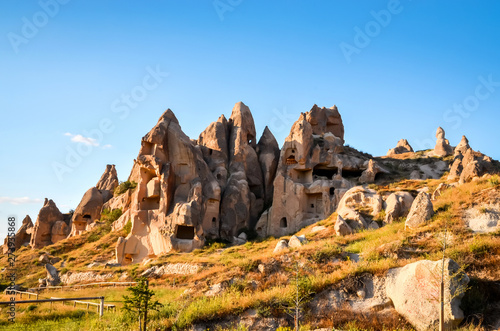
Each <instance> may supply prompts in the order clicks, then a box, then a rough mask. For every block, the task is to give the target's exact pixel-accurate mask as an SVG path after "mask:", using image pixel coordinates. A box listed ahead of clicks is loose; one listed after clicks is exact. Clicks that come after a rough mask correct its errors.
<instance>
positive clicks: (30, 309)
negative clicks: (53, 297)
mask: <svg viewBox="0 0 500 331" xmlns="http://www.w3.org/2000/svg"><path fill="white" fill-rule="evenodd" d="M37 308H38V306H37V305H29V306H28V307H27V308H26V310H27V311H33V310H35V309H37Z"/></svg>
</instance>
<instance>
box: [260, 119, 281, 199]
mask: <svg viewBox="0 0 500 331" xmlns="http://www.w3.org/2000/svg"><path fill="white" fill-rule="evenodd" d="M257 155H258V156H259V163H260V166H261V169H262V175H263V180H264V197H265V199H264V205H265V208H268V207H270V206H271V204H272V201H273V192H274V186H273V182H274V178H275V176H276V169H277V168H278V161H279V158H280V148H279V146H278V142H277V141H276V138H274V135H273V134H272V132H271V130H269V128H268V127H267V126H266V127H265V129H264V133H263V134H262V137H261V138H260V139H259V143H258V144H257Z"/></svg>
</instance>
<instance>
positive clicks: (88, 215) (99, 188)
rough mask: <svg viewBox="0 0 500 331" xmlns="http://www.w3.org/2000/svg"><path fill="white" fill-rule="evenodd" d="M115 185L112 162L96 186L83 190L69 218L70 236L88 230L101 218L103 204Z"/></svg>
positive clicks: (116, 182) (116, 183)
mask: <svg viewBox="0 0 500 331" xmlns="http://www.w3.org/2000/svg"><path fill="white" fill-rule="evenodd" d="M117 186H118V175H117V173H116V168H115V166H114V164H108V165H107V166H106V169H105V170H104V173H103V174H102V176H101V179H99V181H98V182H97V184H96V186H95V187H92V188H90V189H89V190H87V192H85V194H84V195H83V197H82V200H81V201H80V203H79V204H78V207H76V209H75V212H74V213H73V216H72V218H71V231H70V234H69V236H70V237H73V236H77V235H80V234H82V233H84V232H86V231H89V230H90V229H91V228H92V227H93V226H94V225H95V222H96V221H97V220H99V219H100V218H101V212H102V210H103V205H104V204H105V203H106V202H108V201H110V199H111V198H112V197H113V194H114V191H115V189H116V187H117ZM112 204H114V205H113V207H122V206H121V205H120V206H115V205H116V204H117V202H115V201H112ZM118 204H119V203H118ZM111 209H116V208H111Z"/></svg>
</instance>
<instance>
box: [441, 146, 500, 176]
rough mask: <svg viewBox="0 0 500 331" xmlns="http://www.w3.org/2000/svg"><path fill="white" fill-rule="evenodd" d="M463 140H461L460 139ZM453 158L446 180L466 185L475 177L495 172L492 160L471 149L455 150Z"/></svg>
mask: <svg viewBox="0 0 500 331" xmlns="http://www.w3.org/2000/svg"><path fill="white" fill-rule="evenodd" d="M462 140H463V139H462ZM455 151H456V153H455V158H454V160H453V163H452V165H451V168H450V173H449V175H448V180H457V179H458V181H459V182H460V183H466V182H468V181H470V180H472V179H473V178H475V177H481V176H483V175H484V174H486V173H493V172H495V169H496V167H495V166H494V164H493V160H492V159H491V158H490V157H489V156H486V155H484V154H482V153H480V152H475V151H474V150H473V149H472V148H468V149H466V150H465V152H463V151H464V149H460V150H459V151H458V152H457V149H455Z"/></svg>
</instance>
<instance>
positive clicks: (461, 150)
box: [454, 136, 470, 156]
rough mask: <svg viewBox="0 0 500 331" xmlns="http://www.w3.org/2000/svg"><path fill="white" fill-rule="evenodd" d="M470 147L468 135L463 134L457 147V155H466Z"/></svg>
mask: <svg viewBox="0 0 500 331" xmlns="http://www.w3.org/2000/svg"><path fill="white" fill-rule="evenodd" d="M469 148H470V146H469V140H468V139H467V137H466V136H462V140H460V142H459V143H458V145H457V146H456V147H455V150H454V154H455V156H457V155H458V154H462V155H465V152H467V150H468V149H469Z"/></svg>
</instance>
